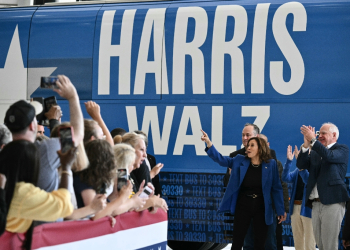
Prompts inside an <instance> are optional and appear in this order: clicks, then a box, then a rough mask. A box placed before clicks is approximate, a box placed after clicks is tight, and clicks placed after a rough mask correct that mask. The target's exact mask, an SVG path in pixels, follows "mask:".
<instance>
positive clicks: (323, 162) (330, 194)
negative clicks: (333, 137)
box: [297, 141, 349, 205]
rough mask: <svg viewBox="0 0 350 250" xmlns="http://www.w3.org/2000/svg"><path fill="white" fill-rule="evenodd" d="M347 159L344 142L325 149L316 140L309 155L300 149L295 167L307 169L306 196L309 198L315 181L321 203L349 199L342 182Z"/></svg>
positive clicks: (325, 203)
mask: <svg viewBox="0 0 350 250" xmlns="http://www.w3.org/2000/svg"><path fill="white" fill-rule="evenodd" d="M348 159H349V148H348V146H346V145H344V144H338V143H335V144H334V145H333V146H332V147H331V148H330V149H327V148H326V147H325V146H323V145H322V144H321V143H320V142H319V141H316V142H315V144H314V145H313V147H312V150H311V153H310V155H309V153H308V151H307V152H305V153H303V152H302V151H301V152H300V154H299V156H298V159H297V167H298V168H299V169H307V170H308V171H309V180H308V182H307V187H306V198H307V199H308V198H309V196H310V194H311V191H312V189H313V188H314V187H315V185H316V183H317V190H318V195H319V198H320V200H321V203H322V204H324V205H329V204H334V203H339V202H344V201H347V200H349V195H348V192H347V190H346V185H345V182H344V179H345V175H346V171H347V168H348Z"/></svg>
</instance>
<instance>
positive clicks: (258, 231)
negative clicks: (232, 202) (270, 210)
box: [231, 195, 268, 250]
mask: <svg viewBox="0 0 350 250" xmlns="http://www.w3.org/2000/svg"><path fill="white" fill-rule="evenodd" d="M252 220H253V225H254V250H260V249H261V250H263V249H264V245H265V241H266V236H267V229H268V227H267V225H266V223H265V206H264V197H263V196H260V197H257V198H252V197H249V196H246V195H240V196H239V197H238V200H237V205H236V211H235V217H234V220H233V237H232V247H231V250H241V249H242V247H243V243H244V238H245V235H246V234H247V231H248V228H249V226H250V222H251V221H252Z"/></svg>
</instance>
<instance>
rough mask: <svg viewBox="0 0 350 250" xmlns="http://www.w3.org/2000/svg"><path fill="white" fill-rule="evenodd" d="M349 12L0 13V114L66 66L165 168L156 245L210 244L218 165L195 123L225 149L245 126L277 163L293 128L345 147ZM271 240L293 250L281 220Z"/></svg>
mask: <svg viewBox="0 0 350 250" xmlns="http://www.w3.org/2000/svg"><path fill="white" fill-rule="evenodd" d="M349 16H350V1H348V0H339V1H333V0H301V1H286V0H269V1H266V2H261V1H257V0H237V1H212V0H192V1H185V0H184V1H182V0H179V1H137V0H135V1H133V0H125V1H123V0H121V1H116V2H111V1H108V2H104V1H100V2H83V3H82V2H77V3H68V4H67V3H65V4H59V3H57V4H50V5H43V6H28V7H17V8H2V9H0V119H3V117H4V113H5V111H6V109H7V107H8V106H9V104H11V103H13V102H14V101H16V100H18V99H29V98H30V97H48V96H52V95H53V92H52V91H48V90H42V89H40V88H38V87H39V83H40V77H41V76H49V75H58V74H65V75H67V76H68V77H69V78H70V79H71V81H72V82H73V84H74V85H75V86H76V88H77V90H78V94H79V96H80V99H81V102H84V101H88V100H94V101H96V102H97V103H98V104H99V105H100V106H101V113H102V116H103V118H104V120H105V122H106V124H107V126H108V128H109V129H110V130H112V129H113V128H116V127H122V128H124V129H126V130H128V131H134V130H143V131H144V132H146V133H147V134H148V136H149V146H148V152H149V153H150V154H153V155H155V157H156V159H157V162H162V163H164V164H165V167H164V168H163V170H162V172H161V174H160V179H161V188H162V195H163V197H164V198H165V199H166V200H167V202H168V204H169V207H170V211H169V213H168V220H169V224H168V240H169V245H170V246H171V247H172V248H173V249H202V250H203V249H212V250H213V249H221V248H222V247H224V246H225V244H227V243H228V242H229V241H228V240H227V239H228V238H227V235H229V234H230V231H231V230H232V224H230V223H226V222H228V221H227V220H226V219H227V218H225V216H224V215H223V214H219V213H217V212H216V210H217V207H218V203H219V202H220V199H221V197H222V195H223V192H224V189H223V183H222V179H223V174H224V173H225V171H226V170H225V169H224V168H221V167H219V166H218V165H217V164H215V163H213V162H212V161H211V160H210V159H209V158H208V157H207V156H206V153H205V152H204V147H205V146H204V143H203V142H202V141H201V140H200V136H201V132H200V129H203V130H205V131H206V132H207V133H208V134H209V136H210V138H211V139H212V141H213V143H214V144H215V146H216V148H217V149H218V150H219V151H220V152H221V153H222V154H223V155H229V153H230V152H233V151H235V150H237V149H239V148H240V147H241V143H242V142H241V131H242V128H243V125H244V124H245V123H247V122H250V123H255V124H257V125H258V126H259V127H260V129H261V130H262V133H264V134H265V135H267V137H268V138H269V141H270V146H271V148H273V149H274V150H275V151H276V154H277V158H278V159H279V160H280V161H281V162H282V163H284V162H285V160H286V148H287V146H288V145H300V144H301V143H302V142H303V138H302V135H301V134H300V126H301V125H303V124H305V125H312V126H315V127H316V129H319V128H320V126H321V124H322V123H324V122H328V121H330V122H333V123H335V124H336V125H337V126H338V127H339V130H340V138H339V141H340V142H341V143H345V144H346V143H348V142H349V141H350V132H349V131H348V125H349V123H348V122H349V118H348V116H347V113H346V112H345V111H347V110H350V104H349V102H350V98H349V94H350V84H349V80H350V70H349V67H350V22H349ZM57 98H58V102H59V105H61V107H62V109H63V113H64V114H65V117H68V113H69V110H68V103H67V102H66V101H65V100H61V99H60V98H59V97H58V96H57ZM83 112H84V115H85V116H86V117H87V113H86V111H85V109H84V108H83ZM65 117H64V118H65ZM63 120H64V119H63ZM288 218H289V217H288ZM283 239H284V240H283V241H284V242H283V243H284V245H286V246H293V237H292V231H291V227H290V221H288V220H287V221H286V222H285V223H284V225H283Z"/></svg>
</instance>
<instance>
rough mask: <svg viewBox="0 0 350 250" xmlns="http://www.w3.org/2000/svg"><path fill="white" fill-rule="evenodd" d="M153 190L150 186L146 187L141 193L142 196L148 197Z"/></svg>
mask: <svg viewBox="0 0 350 250" xmlns="http://www.w3.org/2000/svg"><path fill="white" fill-rule="evenodd" d="M152 192H153V190H152V189H151V188H150V187H147V186H146V187H144V188H143V190H142V193H141V194H140V195H139V197H140V198H148V196H150V194H152Z"/></svg>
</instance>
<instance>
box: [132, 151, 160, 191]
mask: <svg viewBox="0 0 350 250" xmlns="http://www.w3.org/2000/svg"><path fill="white" fill-rule="evenodd" d="M147 159H148V161H149V163H150V166H151V169H152V168H154V166H155V165H156V158H155V157H154V156H153V155H150V154H147ZM130 176H131V177H132V179H133V180H134V182H135V185H136V188H137V190H138V189H139V186H140V185H141V183H142V181H143V180H145V184H146V183H148V182H151V183H152V184H153V186H154V188H155V190H154V194H156V195H158V194H161V189H160V184H159V175H157V176H155V177H154V178H153V179H151V174H150V171H149V169H148V166H147V164H146V162H145V161H144V162H142V164H141V165H140V167H139V168H138V169H135V170H133V171H132V172H131V173H130Z"/></svg>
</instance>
